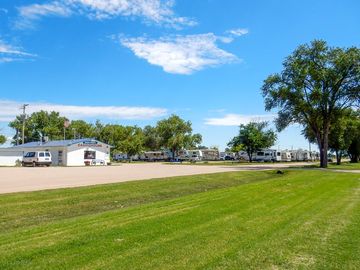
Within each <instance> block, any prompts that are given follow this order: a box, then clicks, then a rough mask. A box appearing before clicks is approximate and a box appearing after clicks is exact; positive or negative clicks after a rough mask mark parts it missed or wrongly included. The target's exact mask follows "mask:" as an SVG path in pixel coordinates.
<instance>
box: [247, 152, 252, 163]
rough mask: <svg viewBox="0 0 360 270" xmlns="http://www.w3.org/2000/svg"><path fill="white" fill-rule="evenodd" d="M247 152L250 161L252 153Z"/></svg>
mask: <svg viewBox="0 0 360 270" xmlns="http://www.w3.org/2000/svg"><path fill="white" fill-rule="evenodd" d="M247 154H248V156H249V162H250V163H251V162H252V153H249V152H248V153H247Z"/></svg>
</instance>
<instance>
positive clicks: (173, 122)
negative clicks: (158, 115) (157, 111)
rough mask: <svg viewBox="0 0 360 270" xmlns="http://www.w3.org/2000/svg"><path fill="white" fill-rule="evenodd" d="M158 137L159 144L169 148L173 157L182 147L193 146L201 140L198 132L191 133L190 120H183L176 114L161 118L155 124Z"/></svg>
mask: <svg viewBox="0 0 360 270" xmlns="http://www.w3.org/2000/svg"><path fill="white" fill-rule="evenodd" d="M156 131H157V133H158V135H159V137H160V145H161V146H162V147H164V148H166V149H169V150H171V152H172V154H173V158H174V157H175V155H176V154H177V152H178V151H179V150H181V149H183V148H189V147H195V146H196V145H198V144H200V143H201V141H202V136H201V135H200V134H192V131H193V130H192V126H191V122H190V121H185V120H183V119H181V118H180V117H179V116H177V115H171V116H170V117H169V118H167V119H164V120H161V121H159V122H158V123H157V125H156Z"/></svg>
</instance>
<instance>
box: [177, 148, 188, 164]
mask: <svg viewBox="0 0 360 270" xmlns="http://www.w3.org/2000/svg"><path fill="white" fill-rule="evenodd" d="M176 158H177V159H178V160H179V161H186V160H189V159H190V154H189V151H187V150H185V149H184V150H180V151H178V153H177V156H176Z"/></svg>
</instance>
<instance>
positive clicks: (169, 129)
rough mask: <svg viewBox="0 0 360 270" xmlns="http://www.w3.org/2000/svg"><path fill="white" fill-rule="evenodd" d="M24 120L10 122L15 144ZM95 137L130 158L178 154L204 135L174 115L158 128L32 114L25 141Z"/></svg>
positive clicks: (42, 113)
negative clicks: (161, 152) (156, 153)
mask: <svg viewBox="0 0 360 270" xmlns="http://www.w3.org/2000/svg"><path fill="white" fill-rule="evenodd" d="M22 124H23V117H22V116H17V117H16V119H15V120H14V121H12V122H10V123H9V126H10V127H12V128H13V129H15V131H16V135H15V136H14V138H13V144H17V143H19V140H18V135H19V134H20V133H21V130H22ZM64 135H65V138H66V139H75V138H94V139H97V140H100V141H103V142H105V143H107V144H109V145H111V146H112V149H111V151H112V153H126V154H127V155H128V156H129V157H131V156H133V155H136V154H139V153H140V152H142V151H144V150H160V149H169V150H171V151H172V152H173V154H174V155H175V154H176V152H177V151H179V150H180V149H183V148H188V147H196V146H197V145H198V144H200V143H201V140H202V138H201V135H200V134H193V133H192V127H191V122H189V121H185V120H183V119H181V118H180V117H179V116H176V115H172V116H170V117H169V118H168V119H164V120H161V121H159V122H158V123H157V125H156V126H155V127H153V126H145V127H144V129H141V128H139V127H137V126H122V125H118V124H106V125H104V124H102V123H101V122H100V121H96V123H95V124H92V123H88V122H86V121H83V120H72V121H69V120H68V119H67V118H66V117H63V116H61V115H60V114H59V113H58V112H46V111H40V112H35V113H33V114H31V115H30V116H29V117H28V118H27V119H26V122H25V142H32V141H39V140H41V139H43V137H45V136H46V137H48V138H49V139H50V140H62V139H64Z"/></svg>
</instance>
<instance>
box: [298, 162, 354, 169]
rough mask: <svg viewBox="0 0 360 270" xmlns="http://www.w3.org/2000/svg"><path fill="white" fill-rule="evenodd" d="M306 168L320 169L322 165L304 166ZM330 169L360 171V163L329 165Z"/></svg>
mask: <svg viewBox="0 0 360 270" xmlns="http://www.w3.org/2000/svg"><path fill="white" fill-rule="evenodd" d="M304 168H320V165H319V164H311V165H307V166H304ZM328 169H336V170H360V162H359V163H350V162H342V163H341V164H340V165H336V163H329V164H328Z"/></svg>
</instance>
